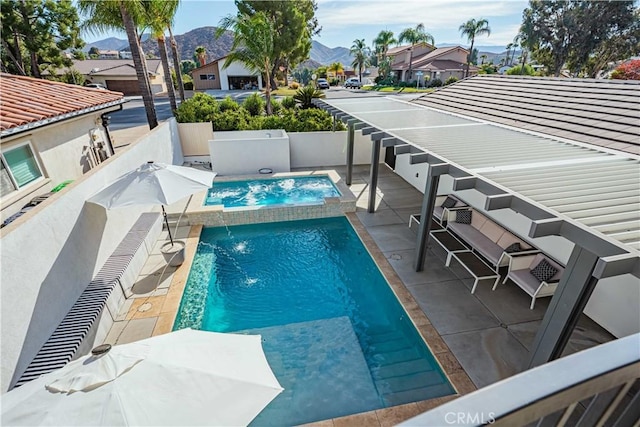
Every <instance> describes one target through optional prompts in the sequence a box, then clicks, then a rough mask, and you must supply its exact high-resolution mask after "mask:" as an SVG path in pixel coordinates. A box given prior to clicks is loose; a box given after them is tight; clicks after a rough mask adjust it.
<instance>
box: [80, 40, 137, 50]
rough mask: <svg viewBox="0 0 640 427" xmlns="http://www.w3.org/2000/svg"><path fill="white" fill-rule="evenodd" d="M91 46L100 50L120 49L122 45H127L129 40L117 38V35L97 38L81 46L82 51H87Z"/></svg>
mask: <svg viewBox="0 0 640 427" xmlns="http://www.w3.org/2000/svg"><path fill="white" fill-rule="evenodd" d="M92 47H97V48H98V49H100V50H120V49H122V48H124V47H129V42H128V41H127V40H126V39H119V38H117V37H109V38H108V39H103V40H98V41H96V42H93V43H87V44H86V45H84V47H83V48H82V50H83V51H85V52H89V49H91V48H92Z"/></svg>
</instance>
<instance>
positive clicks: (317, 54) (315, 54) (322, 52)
mask: <svg viewBox="0 0 640 427" xmlns="http://www.w3.org/2000/svg"><path fill="white" fill-rule="evenodd" d="M309 57H310V59H311V60H313V61H315V62H318V63H320V64H322V65H330V64H332V63H334V62H340V63H342V65H343V66H344V67H345V68H351V63H352V62H353V58H352V57H351V54H350V53H349V49H347V48H346V47H334V48H330V47H327V46H325V45H323V44H322V43H320V42H318V41H316V40H313V41H312V42H311V53H310V55H309Z"/></svg>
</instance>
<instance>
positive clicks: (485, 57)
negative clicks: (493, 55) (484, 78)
mask: <svg viewBox="0 0 640 427" xmlns="http://www.w3.org/2000/svg"><path fill="white" fill-rule="evenodd" d="M480 58H481V59H482V62H481V64H480V65H484V61H486V60H487V55H486V54H482V55H480Z"/></svg>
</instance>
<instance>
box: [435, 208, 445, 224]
mask: <svg viewBox="0 0 640 427" xmlns="http://www.w3.org/2000/svg"><path fill="white" fill-rule="evenodd" d="M442 214H444V208H443V207H442V206H434V207H433V217H434V218H436V219H439V220H441V221H442V219H443V218H442Z"/></svg>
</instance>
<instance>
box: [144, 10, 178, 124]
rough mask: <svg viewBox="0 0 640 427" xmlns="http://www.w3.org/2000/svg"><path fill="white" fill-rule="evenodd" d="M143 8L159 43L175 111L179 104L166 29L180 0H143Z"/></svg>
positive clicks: (161, 59) (172, 108)
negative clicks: (165, 34)
mask: <svg viewBox="0 0 640 427" xmlns="http://www.w3.org/2000/svg"><path fill="white" fill-rule="evenodd" d="M143 8H144V9H143V10H144V21H145V24H146V26H147V27H148V28H149V29H150V30H151V37H154V38H155V39H156V41H157V43H158V50H159V51H160V61H161V62H162V68H163V70H164V80H165V81H166V82H167V94H168V95H169V105H171V111H175V110H176V109H177V108H178V105H177V104H176V92H175V90H174V88H173V79H172V78H171V67H170V66H169V58H168V56H167V45H166V43H165V38H164V30H165V29H166V28H167V23H168V22H171V21H172V20H173V16H174V15H175V13H176V10H177V9H178V0H147V1H144V2H143ZM179 75H180V73H179V72H178V73H176V80H177V77H178V76H179Z"/></svg>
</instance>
